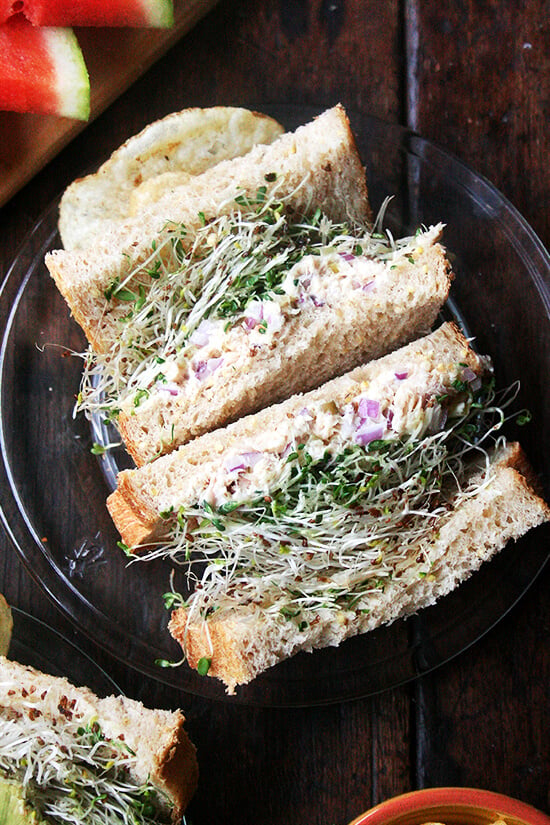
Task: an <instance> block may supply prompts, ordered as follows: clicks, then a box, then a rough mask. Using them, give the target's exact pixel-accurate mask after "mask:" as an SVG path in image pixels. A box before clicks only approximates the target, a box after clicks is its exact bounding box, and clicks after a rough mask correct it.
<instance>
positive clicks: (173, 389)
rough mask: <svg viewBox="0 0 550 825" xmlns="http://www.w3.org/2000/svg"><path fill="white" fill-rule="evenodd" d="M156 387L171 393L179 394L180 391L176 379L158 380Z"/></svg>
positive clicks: (160, 390)
mask: <svg viewBox="0 0 550 825" xmlns="http://www.w3.org/2000/svg"><path fill="white" fill-rule="evenodd" d="M155 387H156V389H157V390H158V391H159V392H167V393H169V394H170V395H177V394H178V393H179V391H180V387H179V384H176V383H175V382H174V381H165V382H163V381H157V383H156V384H155Z"/></svg>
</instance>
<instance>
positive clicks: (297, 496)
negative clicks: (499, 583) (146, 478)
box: [140, 360, 511, 628]
mask: <svg viewBox="0 0 550 825" xmlns="http://www.w3.org/2000/svg"><path fill="white" fill-rule="evenodd" d="M439 366H440V369H439V370H438V369H435V370H434V369H431V368H430V365H428V364H425V363H424V362H422V361H421V360H418V361H416V362H415V363H414V364H403V365H402V368H399V369H398V370H391V371H389V370H386V371H385V372H383V373H380V374H379V375H378V376H377V377H376V379H375V380H373V381H372V382H371V383H370V384H369V385H367V386H364V387H359V388H358V392H357V393H355V394H353V395H351V397H348V398H346V399H345V400H344V401H343V402H342V403H337V402H335V401H324V402H318V403H316V404H314V405H308V406H304V408H303V409H302V410H301V411H300V412H299V413H298V414H296V415H294V416H292V417H290V418H288V417H287V418H286V420H284V421H282V422H281V425H280V426H279V427H277V429H276V430H275V431H270V432H267V433H258V434H257V437H256V436H255V438H254V442H255V443H254V448H253V449H252V448H250V449H246V450H243V451H241V452H239V453H236V454H231V455H226V458H225V460H224V462H223V464H222V465H221V466H219V467H218V469H217V470H216V471H215V472H214V473H213V474H211V475H209V477H208V478H207V479H206V480H205V483H204V484H203V486H202V489H201V490H200V491H199V492H198V495H197V497H196V500H194V501H187V502H185V503H183V504H182V503H181V500H180V501H179V502H178V501H177V500H174V501H173V502H172V503H170V491H167V492H165V493H164V494H162V495H160V496H159V498H158V501H159V502H160V501H162V502H163V503H164V504H165V505H166V507H165V509H164V510H163V511H162V513H161V515H162V517H163V518H164V519H165V520H166V523H167V524H166V526H167V532H168V533H169V539H167V540H166V541H164V542H163V543H162V544H161V545H160V546H159V547H157V548H154V549H153V550H151V551H150V552H149V553H147V554H145V555H144V556H140V558H146V559H151V558H157V557H162V556H167V555H168V556H170V557H171V558H173V559H174V560H176V561H178V562H184V563H185V564H186V565H187V570H188V575H189V578H190V585H191V587H192V588H193V593H192V595H191V596H190V598H189V599H188V601H187V602H184V600H183V598H182V597H180V596H179V594H176V593H170V594H167V603H169V606H171V607H173V606H183V605H185V606H186V607H187V608H188V611H189V621H192V620H196V618H197V617H198V616H202V617H204V618H206V617H208V616H209V615H211V613H212V611H214V610H216V611H217V610H231V609H232V608H233V607H235V606H236V605H246V604H248V605H257V606H261V608H262V610H263V611H265V612H267V613H269V614H281V615H282V616H284V617H286V618H292V619H294V620H295V621H296V623H297V624H298V625H300V626H302V625H303V626H304V628H305V627H306V626H307V621H308V620H309V618H310V617H311V615H312V611H313V613H314V612H315V611H319V610H324V609H340V610H341V609H345V610H354V611H356V612H365V611H366V612H368V611H369V600H370V599H371V598H372V594H373V593H376V592H377V591H380V590H383V589H384V588H385V587H386V585H387V584H388V583H389V582H390V581H395V582H397V581H399V583H400V584H401V585H402V586H404V587H406V586H407V585H408V584H411V583H412V582H413V581H415V580H417V579H418V578H419V577H424V576H429V575H430V570H431V567H432V565H433V563H434V562H435V561H436V559H435V557H434V556H433V540H434V537H435V535H436V533H435V531H436V530H438V529H439V528H440V526H441V525H442V524H443V523H444V520H445V518H446V517H447V516H448V515H450V513H451V512H452V511H453V509H454V508H455V507H456V506H458V504H459V503H460V501H461V500H462V499H463V498H464V497H467V496H470V495H473V494H475V492H476V490H477V489H479V488H478V487H476V488H475V489H473V488H472V487H471V485H470V478H471V476H472V461H473V460H474V464H475V466H476V469H480V468H483V467H486V468H487V467H488V466H489V458H488V455H487V447H488V445H489V443H490V444H491V445H492V444H493V443H494V442H495V440H496V438H497V435H496V433H497V431H498V429H499V428H500V426H501V424H502V422H503V420H504V412H503V409H502V404H501V405H500V406H497V404H496V400H495V391H494V388H493V379H492V376H491V373H490V370H489V369H487V370H486V371H484V370H483V369H480V371H479V373H478V372H475V371H474V370H472V369H471V368H470V367H468V366H466V365H464V364H445V365H444V364H442V365H439ZM510 400H511V399H510V398H507V399H503V403H504V405H505V404H507V403H509V402H510ZM482 476H483V474H482ZM479 483H481V484H483V483H487V475H485V477H482V478H481V481H480V482H479ZM436 525H437V526H436ZM308 614H310V616H309V618H308ZM304 622H305V623H306V624H305V625H304Z"/></svg>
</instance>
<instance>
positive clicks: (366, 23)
mask: <svg viewBox="0 0 550 825" xmlns="http://www.w3.org/2000/svg"><path fill="white" fill-rule="evenodd" d="M547 11H548V5H547V3H542V2H541V1H540V0H535V2H534V3H526V2H520V3H517V2H513V0H501V2H499V3H497V2H492V1H491V0H482V2H480V3H474V2H473V0H465V2H460V3H457V4H443V5H442V4H441V3H439V4H436V3H435V2H433V0H426V2H420V0H407V2H401V3H399V2H397V1H396V0H390V2H389V3H387V4H381V3H379V2H375V0H332V2H327V0H264V1H263V2H261V3H260V2H257V0H221V2H219V4H218V5H217V6H216V7H215V9H214V10H213V11H212V12H210V13H209V14H208V15H206V16H205V18H204V19H203V20H201V21H200V22H199V23H198V25H197V26H196V27H195V28H194V29H193V30H192V31H191V32H189V33H188V34H187V35H186V36H185V37H184V38H182V39H181V40H180V41H178V43H176V44H175V45H174V46H173V47H172V48H171V49H170V50H169V51H168V52H167V53H166V54H165V55H164V56H163V57H161V58H160V59H159V60H158V61H157V62H156V63H155V65H154V66H152V67H151V68H150V69H149V70H148V71H147V72H146V73H145V74H144V75H143V76H142V77H141V78H140V79H139V80H137V82H136V83H134V84H133V85H132V86H131V87H129V88H128V89H127V91H126V92H124V93H123V94H121V95H120V96H119V97H118V98H117V100H116V102H114V103H113V105H111V106H110V107H108V108H107V109H106V110H105V111H104V112H103V113H102V114H101V115H100V116H99V117H98V118H97V119H96V120H95V121H94V122H93V123H91V124H90V125H89V126H88V127H87V128H86V129H85V130H84V131H82V132H80V133H79V134H78V135H77V136H76V137H75V138H74V139H73V140H72V141H71V142H70V144H68V145H67V146H65V148H64V149H63V151H62V152H61V153H60V154H59V155H57V156H56V157H55V158H53V159H52V160H51V161H50V163H49V164H48V166H47V167H46V168H45V169H44V170H43V171H42V172H40V173H39V174H37V175H36V176H35V177H34V178H33V179H32V180H30V181H29V182H28V183H27V185H26V186H25V187H24V188H23V189H21V191H20V192H19V193H18V194H17V195H16V196H14V197H13V198H12V199H11V200H10V201H9V203H8V204H6V205H5V206H4V207H3V208H2V209H0V238H1V241H0V271H1V272H2V273H5V272H6V269H7V267H8V265H9V262H10V260H11V259H12V257H13V255H14V254H15V251H16V249H17V248H18V246H19V244H20V243H21V242H22V240H23V238H24V236H25V233H26V231H27V230H28V229H29V227H30V226H32V225H33V223H34V221H35V220H36V218H37V217H38V216H39V215H40V213H41V212H42V210H43V209H44V207H45V206H47V205H48V203H49V202H50V201H51V200H52V198H54V197H55V195H56V194H57V193H58V192H59V191H61V190H62V189H63V188H64V187H65V186H66V185H67V184H68V183H69V182H70V181H71V180H72V179H73V178H74V177H75V176H76V175H78V174H80V173H81V172H82V169H83V167H88V166H89V167H93V166H94V165H96V164H97V163H99V162H100V161H101V160H103V159H104V158H105V157H106V156H107V155H109V154H110V153H111V151H113V149H114V148H116V147H117V146H118V145H119V144H120V143H121V142H122V141H123V140H124V139H126V138H127V137H128V136H129V135H132V134H134V133H135V132H137V131H139V129H141V128H142V127H143V126H144V125H145V124H146V123H148V122H149V121H150V120H153V119H155V118H157V117H161V116H163V115H164V114H166V113H168V112H170V111H174V110H176V109H179V108H183V107H185V106H191V105H212V104H214V103H220V102H222V103H233V104H242V105H255V106H260V105H261V104H262V103H263V102H267V103H270V102H283V103H292V102H295V103H301V104H303V103H306V104H314V105H318V106H319V107H322V106H326V105H330V104H332V103H334V102H336V101H337V100H342V102H343V103H344V104H345V105H346V106H347V107H348V108H350V109H352V110H353V109H356V110H358V111H362V112H367V113H370V114H374V115H379V116H381V117H384V118H386V119H389V120H391V121H394V122H398V121H401V122H403V123H406V124H408V125H412V126H413V127H414V128H417V129H418V130H419V131H420V132H422V133H423V134H424V135H426V136H427V137H429V138H431V139H434V140H436V141H437V142H439V143H440V144H442V145H443V146H444V147H445V148H447V149H449V150H450V151H451V152H454V153H456V154H457V155H459V156H460V157H461V158H462V159H463V160H464V161H466V162H467V163H469V164H470V165H471V166H473V167H474V168H476V169H477V170H479V171H480V172H481V173H483V174H485V175H487V176H488V177H489V178H490V179H491V180H492V181H493V182H494V183H495V184H496V185H497V187H499V188H500V189H501V190H502V191H503V192H504V193H505V194H506V195H507V196H508V197H509V198H510V200H511V201H512V202H513V203H514V204H515V205H516V206H517V207H518V208H519V209H520V211H522V212H523V214H524V215H525V216H526V217H527V218H528V219H529V221H530V222H531V223H532V224H533V225H534V226H535V228H536V229H537V231H538V232H539V233H540V235H541V237H543V239H544V240H545V241H546V242H547V243H548V242H549V240H550V238H549V234H548V194H549V180H548V174H547V157H548V133H547V132H548V130H547V124H548V108H547V107H548V100H549V99H550V94H549V73H548V50H547V44H548V31H547V25H548V15H547ZM545 43H546V50H545V49H544V44H545ZM526 44H530V46H527V45H526ZM510 312H511V309H510V308H507V310H506V315H507V317H508V315H509V313H510ZM527 375H528V376H531V373H530V372H529V371H527ZM0 552H1V555H0V590H3V591H4V592H5V593H6V595H7V597H8V599H9V600H11V601H12V602H13V603H14V604H17V605H19V606H20V607H22V608H23V609H26V610H28V611H30V612H32V613H34V614H35V615H37V616H38V617H41V618H43V619H45V620H47V621H49V622H50V623H52V624H54V625H55V626H57V627H59V628H60V629H62V630H63V631H64V632H66V633H67V634H68V635H69V636H70V637H71V638H73V639H74V640H75V641H77V642H78V643H79V644H81V646H82V647H84V648H85V649H86V650H87V651H89V652H90V653H91V654H92V655H93V656H94V658H95V659H96V660H97V661H98V662H99V663H100V664H101V665H102V666H103V667H105V668H107V669H108V670H109V671H111V672H112V673H113V675H114V677H115V678H116V680H117V681H118V682H119V684H120V685H121V686H122V687H123V689H124V690H125V691H126V692H128V693H129V694H130V695H132V696H135V697H136V698H138V699H142V700H143V701H146V702H147V703H149V704H154V705H158V706H159V707H175V706H181V707H183V708H184V710H185V712H186V715H187V716H188V719H189V730H190V733H191V736H192V738H193V739H194V741H195V743H196V745H197V747H198V756H199V763H200V765H201V779H200V784H199V788H198V792H197V795H196V798H195V799H194V801H193V803H192V805H191V808H190V811H189V814H190V815H189V819H190V821H191V822H193V825H206V823H210V822H216V821H220V822H223V823H225V825H233V824H234V823H235V825H236V823H239V825H252V823H254V825H256V824H257V823H258V822H262V823H263V825H304V823H308V825H345V823H346V822H349V821H350V820H351V819H352V818H353V817H354V816H356V815H358V814H359V813H360V812H361V811H362V810H365V809H366V808H368V807H369V806H370V805H372V804H375V803H377V802H379V801H381V800H383V799H386V798H388V797H390V796H392V795H395V794H398V793H403V792H406V791H408V790H411V789H413V788H415V787H426V786H431V785H445V784H453V783H455V784H459V785H477V786H480V787H487V788H492V789H494V790H498V791H500V792H503V793H509V794H513V795H515V796H517V797H518V798H520V799H523V800H524V801H526V802H531V803H532V804H534V805H537V806H539V807H541V808H542V809H543V810H546V811H547V812H548V811H549V810H550V798H549V794H550V775H549V771H550V751H549V747H550V745H549V742H550V737H549V736H548V733H549V727H550V718H549V715H548V713H549V711H548V708H549V707H550V702H549V700H550V695H549V693H548V690H549V688H548V686H549V684H550V672H549V667H550V658H549V656H550V654H549V649H548V631H549V629H550V607H549V603H548V596H547V594H548V588H549V586H550V570H547V571H546V572H544V573H543V574H542V575H541V576H540V577H539V580H538V581H537V582H536V583H535V584H534V585H533V587H532V589H531V590H530V591H529V595H528V597H527V598H524V599H523V600H522V601H521V602H520V604H519V605H517V606H516V607H515V608H514V609H513V610H512V611H511V613H510V615H509V616H508V617H507V618H505V619H504V620H503V621H502V622H501V623H500V624H499V625H498V626H497V627H496V628H494V629H493V630H492V631H491V632H490V633H489V634H488V635H487V636H486V637H485V638H484V639H483V640H481V641H480V642H479V643H477V644H476V645H475V646H474V647H473V648H472V649H470V650H468V651H466V652H465V653H463V654H462V655H461V656H459V657H458V658H456V659H455V660H453V661H451V662H450V663H448V664H447V665H446V666H445V667H443V668H440V669H439V670H437V671H435V672H434V673H433V674H431V675H430V676H426V677H424V678H423V679H422V680H421V681H419V682H417V683H416V684H412V685H408V686H404V687H399V688H396V689H395V690H392V691H389V692H386V693H383V694H381V695H379V696H375V697H372V698H370V699H366V700H359V701H353V702H348V703H343V704H336V705H334V706H330V707H321V708H301V709H291V710H277V709H254V708H242V707H240V706H232V705H228V704H226V703H216V702H207V701H205V700H203V699H201V698H198V697H194V696H190V695H185V694H183V693H181V692H178V691H175V690H172V689H169V688H166V687H163V686H162V685H160V684H159V683H156V682H152V681H151V680H149V679H147V678H146V677H144V676H142V675H140V674H135V673H131V672H129V671H128V670H126V668H124V666H122V665H121V664H120V663H119V662H118V661H113V660H112V659H111V658H110V657H109V656H107V654H105V653H104V652H103V651H101V650H100V649H98V648H96V647H95V646H94V645H93V644H91V643H90V642H89V641H88V640H86V639H85V638H83V637H82V635H81V634H80V633H79V632H78V631H75V630H74V629H73V627H72V625H71V624H70V623H69V622H68V621H67V619H66V618H65V617H64V616H63V615H62V614H61V613H60V612H59V611H58V610H57V609H56V608H55V607H54V606H53V605H52V603H51V602H50V601H49V600H48V599H47V598H46V596H45V595H44V593H43V591H42V590H41V589H39V587H38V586H37V585H36V584H35V583H34V582H33V580H32V578H31V576H30V574H29V573H28V572H27V571H26V570H24V569H23V567H22V565H21V563H20V561H19V559H18V557H17V556H16V555H15V553H14V551H13V549H12V548H11V546H10V544H9V542H8V541H7V540H6V539H5V538H4V537H3V536H2V537H1V538H0Z"/></svg>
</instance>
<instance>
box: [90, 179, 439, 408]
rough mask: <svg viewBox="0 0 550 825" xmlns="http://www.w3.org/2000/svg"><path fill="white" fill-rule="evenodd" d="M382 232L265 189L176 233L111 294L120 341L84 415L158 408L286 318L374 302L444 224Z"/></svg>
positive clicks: (99, 370) (261, 341) (103, 363)
mask: <svg viewBox="0 0 550 825" xmlns="http://www.w3.org/2000/svg"><path fill="white" fill-rule="evenodd" d="M381 218H382V215H381V216H380V218H379V220H378V221H377V224H376V226H375V228H374V229H370V228H368V227H366V226H349V225H346V224H337V223H334V222H332V221H331V220H329V219H328V218H327V217H326V216H324V215H323V214H321V212H320V211H317V212H315V213H314V214H313V215H310V216H309V217H307V218H305V217H304V218H301V217H298V216H296V215H292V214H291V213H290V211H289V210H288V208H287V207H285V203H284V200H282V201H277V202H276V201H274V200H272V199H269V200H268V199H266V196H265V191H264V190H260V191H258V193H257V195H256V198H255V199H254V200H253V201H251V200H248V199H245V198H243V197H237V198H236V199H235V203H234V209H233V210H231V211H230V213H229V214H227V215H222V216H220V217H218V218H216V219H213V220H211V221H207V220H206V219H204V216H202V226H201V227H199V229H198V230H197V231H196V232H195V231H194V232H193V235H192V238H191V237H189V236H188V233H187V230H186V228H185V226H182V225H174V226H172V227H170V231H169V233H168V237H167V240H166V241H165V242H164V243H163V244H162V245H161V246H158V247H157V246H154V245H153V246H152V248H151V253H150V256H149V258H148V259H147V261H146V262H145V263H143V264H141V265H140V267H139V269H137V270H135V271H132V272H131V273H130V274H129V275H128V276H127V278H126V279H124V280H123V281H122V282H121V281H118V280H116V281H114V282H113V283H112V284H111V285H110V286H109V288H108V289H107V290H106V292H105V297H106V298H107V300H108V302H109V312H111V313H112V314H113V315H114V317H116V318H117V324H118V327H119V333H120V334H119V337H118V340H117V342H116V344H115V345H114V346H113V348H111V350H110V351H109V352H108V353H105V354H102V355H98V354H96V353H94V352H93V351H92V350H91V349H90V350H89V351H88V352H87V353H86V356H85V369H84V373H83V380H82V385H81V392H80V394H79V399H78V403H77V410H84V411H85V412H87V413H88V414H90V413H93V412H97V411H98V410H101V411H103V412H104V413H105V412H106V413H107V414H108V415H109V416H111V417H116V415H117V414H118V412H119V411H120V409H124V410H125V412H126V413H128V414H131V413H132V412H133V411H135V409H136V408H137V407H146V406H147V405H148V404H149V403H154V397H155V395H156V394H157V393H161V394H162V393H167V394H169V395H172V396H178V395H183V396H185V395H187V394H188V395H191V394H193V393H196V390H197V387H198V386H199V385H203V386H206V385H207V384H208V383H209V382H210V381H211V380H212V377H213V376H215V374H216V373H217V371H218V370H222V369H223V370H227V369H231V368H232V366H234V365H235V364H236V362H237V361H238V360H239V358H241V357H242V353H243V352H248V353H249V354H250V355H251V356H253V355H255V354H256V353H257V352H258V351H259V350H262V349H264V348H267V349H270V348H272V347H273V346H274V345H275V339H276V338H277V337H278V336H280V335H281V334H282V333H281V331H282V330H283V328H284V327H285V324H287V322H288V321H290V320H291V319H293V318H295V317H296V316H301V317H302V321H303V322H306V321H307V319H312V318H314V317H315V316H316V313H318V312H319V309H320V308H321V307H324V306H331V307H338V306H345V302H346V301H349V300H350V299H351V300H364V301H368V300H369V298H370V297H371V296H372V295H375V294H376V292H377V290H379V289H381V288H382V287H383V284H384V281H385V280H387V278H388V274H389V271H390V270H391V269H394V268H397V267H400V266H403V265H404V264H406V263H408V262H410V261H411V260H412V259H414V255H415V254H417V253H418V251H419V250H420V251H422V250H423V249H424V247H425V248H428V247H429V246H431V245H432V244H433V243H434V242H435V241H436V240H437V238H438V237H439V235H440V234H441V229H442V227H441V225H438V226H435V227H432V228H431V229H429V230H421V231H419V232H418V233H417V234H416V235H415V236H411V237H406V238H402V239H400V240H398V241H395V240H394V239H393V237H392V235H391V233H389V232H385V233H382V232H380V231H379V225H380V222H381Z"/></svg>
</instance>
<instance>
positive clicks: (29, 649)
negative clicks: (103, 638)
mask: <svg viewBox="0 0 550 825" xmlns="http://www.w3.org/2000/svg"><path fill="white" fill-rule="evenodd" d="M12 615H13V633H12V638H11V643H10V649H9V652H8V658H10V659H12V660H13V661H15V662H19V664H22V665H30V666H31V667H34V668H36V669H37V670H40V671H41V672H42V673H48V674H49V675H50V676H65V678H66V679H68V680H69V682H71V684H73V685H75V686H77V687H82V686H86V687H89V688H90V690H92V691H93V692H94V693H95V694H96V695H97V696H111V695H113V694H116V695H119V694H120V693H122V691H121V690H120V688H119V687H118V685H116V683H115V682H113V680H112V679H111V677H110V676H108V675H107V673H105V671H104V670H102V669H101V668H100V667H99V665H97V664H96V663H95V662H94V661H93V659H91V658H90V657H89V656H88V655H87V654H86V653H84V651H82V650H81V649H80V648H79V647H77V646H76V645H75V644H73V643H72V642H70V641H69V640H68V639H67V638H66V636H62V635H61V633H58V632H57V631H56V630H53V628H51V627H49V625H47V624H44V622H41V621H39V620H38V619H35V618H34V617H33V616H30V615H29V614H28V613H24V612H23V611H22V610H18V609H17V608H15V607H12Z"/></svg>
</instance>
